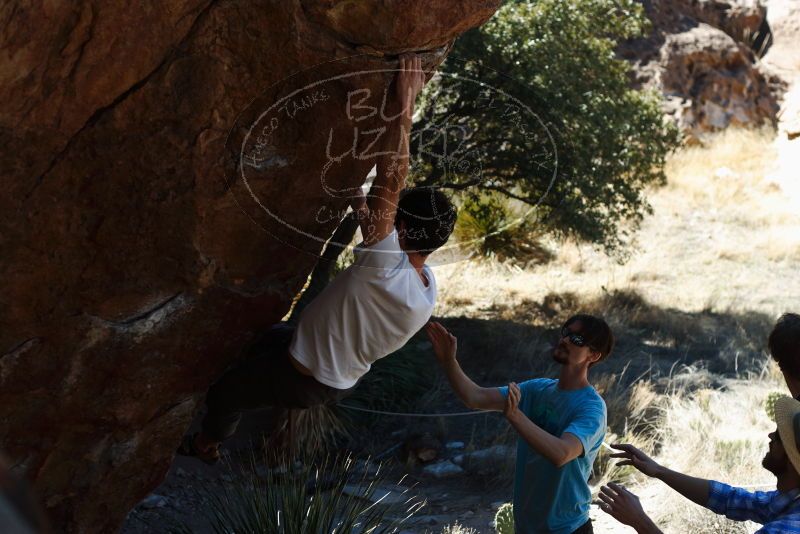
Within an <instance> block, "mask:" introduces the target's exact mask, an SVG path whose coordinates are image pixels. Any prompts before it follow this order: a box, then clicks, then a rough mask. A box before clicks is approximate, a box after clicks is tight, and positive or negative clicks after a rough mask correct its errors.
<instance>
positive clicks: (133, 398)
mask: <svg viewBox="0 0 800 534" xmlns="http://www.w3.org/2000/svg"><path fill="white" fill-rule="evenodd" d="M498 3H499V0H435V1H431V0H402V1H400V0H364V1H361V2H338V3H337V2H331V1H329V0H292V1H280V2H278V1H267V0H260V1H251V0H248V1H236V0H230V1H215V0H177V1H170V2H161V1H155V0H150V1H144V2H134V3H124V2H102V1H99V0H80V1H66V0H63V1H55V2H46V3H45V2H32V3H26V4H24V7H23V5H21V4H18V3H6V4H4V5H3V6H2V7H0V101H2V103H3V105H2V107H0V147H2V148H0V168H2V173H3V174H2V177H3V186H4V190H3V195H2V196H1V197H0V450H2V451H3V452H4V453H5V454H6V455H8V456H9V457H10V458H11V459H12V461H13V463H14V464H15V465H16V469H17V470H19V471H21V472H24V473H26V474H27V476H28V477H29V478H30V479H31V480H33V481H34V483H35V488H36V490H37V492H38V494H39V496H40V497H41V499H42V501H43V503H44V505H45V507H46V508H47V510H48V512H49V513H50V515H51V520H52V522H53V524H54V526H55V527H56V529H57V530H58V531H69V532H112V531H114V530H115V529H116V528H117V527H118V526H119V525H120V523H121V521H122V519H123V518H124V516H125V514H126V512H127V511H128V510H129V509H130V507H131V506H132V505H134V504H135V503H136V502H137V501H138V500H139V499H140V498H142V497H143V496H144V495H146V494H147V493H148V492H149V491H150V490H151V489H152V488H154V487H155V486H156V485H157V484H158V483H159V482H160V480H161V479H162V478H163V476H164V474H165V472H166V471H167V469H168V467H169V464H170V461H171V459H172V454H173V451H174V450H175V448H176V446H177V444H178V442H179V440H180V438H181V435H182V434H183V432H184V431H185V429H186V428H187V426H188V425H189V423H190V421H191V418H192V415H193V413H194V411H195V409H196V408H197V406H198V401H200V400H201V399H202V397H203V395H204V393H205V390H206V388H207V387H208V385H209V384H210V383H211V382H212V381H213V380H215V379H216V377H218V376H219V374H220V373H221V372H222V370H223V369H224V368H225V367H226V366H227V365H228V364H230V363H231V362H232V361H233V360H234V359H235V358H236V357H237V355H238V353H239V350H240V348H241V347H242V346H243V345H244V344H246V343H247V342H248V340H249V339H250V338H251V337H252V335H253V333H254V332H255V331H257V330H258V329H260V328H264V327H265V326H267V325H269V324H271V323H273V322H276V321H278V320H279V319H280V318H281V317H282V316H283V315H284V314H285V312H286V311H287V309H288V307H289V305H290V302H291V300H292V298H293V297H294V296H295V294H296V293H297V292H298V290H299V289H300V288H301V286H302V284H303V282H304V281H305V278H306V276H307V274H308V272H309V271H310V269H311V268H312V267H313V265H314V262H315V259H316V254H317V253H318V252H319V249H320V248H321V246H322V241H321V240H320V238H322V239H323V240H324V237H325V236H326V233H327V234H329V233H330V232H331V231H332V229H333V228H334V227H335V226H336V224H337V223H338V216H337V215H332V216H327V217H323V218H322V219H320V216H319V214H320V210H322V209H326V210H328V213H332V214H336V213H338V210H339V209H341V208H343V207H344V206H345V204H346V200H345V199H344V198H343V196H337V195H336V194H332V193H331V191H344V190H346V189H347V188H348V187H353V186H356V185H360V181H361V180H362V179H363V177H364V175H365V174H366V171H367V169H368V168H369V166H371V162H369V161H367V160H363V159H359V158H356V157H354V155H355V148H356V145H357V147H358V149H359V150H360V149H362V148H364V145H365V144H366V143H367V142H368V140H364V139H359V140H357V142H356V141H353V136H354V124H353V120H352V119H353V117H352V116H351V111H352V110H351V109H350V108H349V107H346V106H345V100H346V99H347V95H348V93H349V92H351V91H368V92H370V93H371V95H372V96H371V97H370V100H368V101H365V102H368V103H373V104H374V103H376V98H378V99H379V97H380V94H381V91H382V89H383V88H384V87H385V86H386V84H387V83H388V82H389V80H390V79H391V78H392V76H393V73H392V72H389V71H388V70H387V69H391V68H394V66H395V65H396V62H395V59H396V55H397V54H398V53H401V52H404V51H409V50H413V51H420V52H422V54H423V62H424V64H425V66H426V68H433V67H435V66H436V65H437V64H438V63H440V62H441V61H442V60H443V59H444V57H445V55H446V52H447V50H448V49H449V43H450V42H451V41H452V39H454V38H455V36H456V35H458V34H459V33H460V32H463V31H465V30H466V29H468V28H470V27H473V26H476V25H478V24H480V23H482V22H483V21H485V20H486V19H487V18H488V17H490V16H491V14H492V13H493V12H494V10H495V9H496V8H497V5H498ZM351 56H355V57H351ZM348 57H349V58H350V59H344V58H348ZM332 60H338V61H332ZM320 64H321V66H319V67H317V68H313V69H310V70H308V68H309V67H311V66H314V65H320ZM354 72H360V73H361V74H359V75H358V76H353V75H352V73H354ZM319 80H327V81H326V82H325V85H324V87H322V86H317V85H314V84H315V83H317V82H318V81H319ZM315 87H316V89H314V88H315ZM304 88H305V89H304ZM312 89H314V90H312ZM292 91H299V92H297V93H295V96H291V95H292ZM284 97H286V98H288V99H285V100H282V102H283V107H282V108H280V109H278V110H277V111H276V110H275V109H272V111H273V112H274V113H276V114H277V113H280V114H281V115H280V118H281V121H282V122H281V127H280V128H278V129H276V130H275V131H267V130H268V126H269V125H270V124H272V123H270V122H267V123H266V124H262V123H259V122H258V121H259V120H260V119H262V118H263V116H264V113H266V112H267V111H268V110H269V109H271V108H270V106H271V105H273V104H274V103H275V102H279V101H281V100H280V99H281V98H284ZM240 114H241V115H240ZM237 116H239V121H238V122H236V118H237ZM276 117H277V115H276ZM268 118H269V117H268ZM348 119H349V120H348ZM270 120H271V119H270ZM276 120H277V118H276ZM235 124H236V127H235V128H234V125H235ZM253 124H256V125H257V127H258V129H257V131H253V130H252V129H251V128H250V126H252V125H253ZM377 125H379V124H378V123H377V118H376V117H374V116H367V115H363V114H362V115H361V116H360V117H358V125H357V128H360V131H367V130H369V129H370V128H374V127H375V126H377ZM232 128H233V131H232V132H231V130H232ZM229 132H231V133H232V135H231V137H230V139H228V134H229ZM356 132H358V129H356ZM249 134H252V135H250V137H249V141H248V135H249ZM226 139H228V143H227V145H226ZM331 139H334V140H335V142H334V143H333V145H334V146H333V148H334V149H336V150H337V151H336V152H335V153H336V154H340V155H342V157H340V158H338V159H336V161H335V162H334V163H335V164H334V165H328V166H326V164H328V163H331V159H330V154H326V148H327V149H331ZM348 139H350V141H349V142H350V143H354V144H353V145H352V146H353V150H354V152H353V154H352V155H348V152H347V150H348V148H347V147H348V146H350V145H348V141H347V140H348ZM248 143H250V144H249V145H248ZM240 149H241V150H240ZM246 151H249V152H247V153H245V152H246ZM359 153H360V152H359ZM243 158H244V159H247V158H250V159H249V160H248V165H249V167H250V168H249V169H248V172H250V174H249V175H248V176H249V181H248V183H246V184H245V183H243V179H242V176H240V174H239V173H238V172H233V173H229V175H228V176H226V175H225V173H224V169H226V168H227V169H228V170H231V169H233V170H234V171H236V170H240V167H241V165H240V164H241V163H242V159H243ZM323 167H324V168H325V169H326V173H325V176H324V179H321V178H320V177H321V175H320V169H322V168H323ZM265 204H266V205H265ZM276 221H280V223H278V222H276Z"/></svg>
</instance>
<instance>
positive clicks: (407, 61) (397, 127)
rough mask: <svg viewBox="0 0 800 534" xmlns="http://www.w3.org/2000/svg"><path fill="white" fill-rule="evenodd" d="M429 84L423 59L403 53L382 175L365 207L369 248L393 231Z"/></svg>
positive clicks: (380, 168)
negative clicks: (418, 108)
mask: <svg viewBox="0 0 800 534" xmlns="http://www.w3.org/2000/svg"><path fill="white" fill-rule="evenodd" d="M424 85H425V73H424V72H423V71H422V61H421V60H420V58H419V57H417V56H416V55H414V54H404V55H402V56H400V72H398V73H397V78H396V80H395V91H394V94H392V92H391V91H390V93H389V95H388V96H387V102H386V115H387V116H388V117H389V118H390V119H391V120H390V123H389V124H388V129H387V132H386V134H385V144H384V146H383V150H382V152H387V154H385V155H382V156H380V157H379V158H378V161H377V166H378V174H377V176H376V177H375V182H374V183H373V184H372V188H371V189H370V191H369V194H368V195H367V197H368V198H367V207H368V211H366V210H363V209H362V210H361V213H360V217H359V222H360V225H361V234H362V235H363V236H364V240H363V246H365V247H368V246H370V245H374V244H375V243H377V242H379V241H381V240H382V239H383V238H385V237H386V236H388V235H389V234H390V233H392V230H393V229H394V218H395V214H396V213H397V203H398V201H399V199H400V192H401V191H402V190H403V189H404V188H405V186H406V176H407V175H408V166H409V157H408V149H409V136H410V133H411V117H412V115H413V114H414V102H415V101H416V99H417V95H419V93H420V91H421V90H422V87H423V86H424Z"/></svg>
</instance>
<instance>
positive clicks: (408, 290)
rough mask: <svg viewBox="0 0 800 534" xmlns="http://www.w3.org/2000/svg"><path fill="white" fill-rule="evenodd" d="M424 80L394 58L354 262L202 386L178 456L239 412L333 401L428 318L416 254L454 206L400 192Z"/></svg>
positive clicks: (217, 434) (205, 442) (231, 428)
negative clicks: (199, 418) (194, 426)
mask: <svg viewBox="0 0 800 534" xmlns="http://www.w3.org/2000/svg"><path fill="white" fill-rule="evenodd" d="M424 83H425V74H424V72H423V71H422V65H421V61H420V59H419V58H418V57H416V56H414V55H404V56H402V57H401V58H400V71H399V73H398V75H397V79H396V83H395V91H394V98H391V97H390V98H388V99H387V100H388V102H387V113H386V115H387V116H388V117H390V121H391V124H390V125H389V127H388V129H387V138H388V139H387V140H386V144H385V145H384V148H385V150H384V151H383V152H382V154H383V155H381V156H380V157H379V158H378V160H377V176H376V178H375V182H374V183H373V185H372V188H371V189H370V192H369V194H368V195H367V198H365V197H364V196H363V195H361V196H360V197H359V198H355V199H354V200H353V202H352V203H351V204H352V206H353V209H354V211H355V213H356V216H357V218H358V220H359V224H360V227H361V233H362V236H363V242H362V243H361V244H360V245H359V246H358V247H356V248H355V251H354V252H355V254H354V255H355V261H354V262H353V264H352V265H351V266H350V267H348V268H347V269H345V270H344V271H342V272H341V273H340V274H339V275H338V276H337V277H336V278H335V279H334V280H333V281H332V282H331V283H330V284H329V285H328V286H327V287H326V288H325V289H324V290H323V291H322V292H321V293H320V294H319V295H318V296H317V297H316V298H315V299H314V300H313V301H312V302H310V303H309V304H308V305H307V306H306V308H305V309H304V310H303V311H302V312H301V314H300V318H299V321H298V323H297V327H296V328H295V329H294V330H292V329H291V328H289V327H287V326H285V325H278V326H276V327H273V329H272V330H271V331H270V332H269V333H268V334H267V336H265V338H264V339H263V340H261V341H260V342H259V343H256V344H255V345H254V346H253V347H251V349H250V353H249V355H248V356H249V357H248V358H247V359H246V360H245V362H244V363H243V364H242V365H241V366H239V367H238V368H235V369H233V370H231V371H229V372H227V373H226V374H225V375H224V376H223V377H222V378H221V379H220V380H219V381H218V382H217V383H216V384H214V386H212V388H211V389H210V390H209V392H208V395H207V396H206V406H207V408H208V412H207V414H206V416H205V418H204V419H203V424H202V431H201V432H200V433H199V434H196V435H194V436H187V437H186V438H185V439H184V441H183V443H182V444H181V447H180V449H179V450H178V452H179V453H180V454H184V455H190V456H197V457H198V458H200V459H201V460H203V461H206V462H209V463H211V462H214V461H216V459H217V458H218V457H219V445H220V444H221V443H222V442H223V441H224V440H226V439H227V438H229V437H230V436H232V435H233V433H234V432H235V431H236V427H237V425H238V423H239V420H240V418H241V413H242V412H243V411H245V410H251V409H256V408H265V407H277V408H284V409H292V408H308V407H311V406H315V405H319V404H325V403H331V402H336V401H337V400H339V399H341V398H342V397H344V396H346V395H347V393H348V392H349V391H351V390H352V388H353V387H354V386H355V385H356V383H357V382H358V380H359V379H360V378H361V377H362V376H364V375H365V374H366V373H367V372H368V371H369V370H370V367H371V365H372V364H373V363H374V362H375V361H376V360H378V359H380V358H383V357H384V356H387V355H388V354H390V353H392V352H394V351H396V350H397V349H399V348H400V347H402V346H403V345H404V344H405V343H406V342H407V341H408V340H409V339H410V338H411V336H413V335H414V334H415V333H416V332H417V331H419V330H420V329H421V328H422V327H423V326H424V325H425V324H426V323H427V322H428V320H429V318H430V316H431V313H432V312H433V307H434V304H435V302H436V280H435V279H434V277H433V272H432V271H431V270H430V268H428V267H427V266H426V265H425V262H426V260H427V258H428V256H429V254H430V253H431V252H433V251H434V250H436V249H437V248H439V247H441V246H442V245H444V244H445V243H446V242H447V240H448V238H449V237H450V234H451V232H452V231H453V226H454V224H455V220H456V210H455V207H454V206H453V204H452V203H451V202H450V200H449V199H448V198H447V196H446V195H444V194H443V193H442V192H441V191H439V190H437V189H434V188H432V187H418V188H414V189H411V190H404V189H405V181H406V176H407V174H408V165H409V133H410V131H411V117H412V115H413V110H414V102H415V100H416V97H417V95H418V94H419V92H420V91H421V89H422V87H423V85H424ZM391 117H394V118H391Z"/></svg>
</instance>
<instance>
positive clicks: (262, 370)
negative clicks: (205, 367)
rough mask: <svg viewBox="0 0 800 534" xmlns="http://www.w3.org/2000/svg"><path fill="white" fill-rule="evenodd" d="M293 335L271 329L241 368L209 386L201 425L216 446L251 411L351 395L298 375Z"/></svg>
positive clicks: (301, 405)
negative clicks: (292, 351)
mask: <svg viewBox="0 0 800 534" xmlns="http://www.w3.org/2000/svg"><path fill="white" fill-rule="evenodd" d="M293 333H294V329H293V328H291V327H290V326H288V325H285V324H283V323H281V324H278V325H275V326H273V327H272V328H271V329H270V330H269V331H268V332H266V333H265V334H264V335H263V336H261V338H260V339H259V340H258V341H256V342H255V343H253V344H252V345H251V346H250V347H249V348H248V349H247V352H246V355H245V359H244V361H243V362H242V363H241V364H240V365H239V366H237V367H235V368H233V369H231V370H230V371H228V372H226V373H225V374H224V375H223V376H222V378H220V379H219V381H218V382H217V383H216V384H214V385H213V386H211V389H209V391H208V395H206V407H207V408H208V412H207V413H206V415H205V417H204V418H203V424H202V428H203V433H204V434H205V435H206V436H208V437H210V438H212V439H214V440H215V441H224V440H226V439H228V438H229V437H231V436H232V435H233V434H234V433H235V432H236V427H237V426H238V425H239V421H240V420H241V417H242V412H244V411H247V410H257V409H263V408H270V407H273V408H282V409H304V408H310V407H312V406H318V405H321V404H332V403H335V402H337V401H339V400H340V399H342V398H344V397H346V396H347V395H348V394H349V393H350V392H351V391H352V389H353V388H350V389H336V388H332V387H330V386H326V385H325V384H322V383H320V382H318V381H317V380H316V379H315V378H314V377H313V376H307V375H304V374H302V373H300V372H299V371H298V370H297V369H296V368H295V367H294V366H293V365H292V363H291V361H290V359H289V358H290V356H289V344H290V343H291V341H292V335H293Z"/></svg>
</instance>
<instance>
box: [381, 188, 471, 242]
mask: <svg viewBox="0 0 800 534" xmlns="http://www.w3.org/2000/svg"><path fill="white" fill-rule="evenodd" d="M401 223H403V227H402V228H401V226H400V224H401ZM455 224H456V207H455V206H454V205H453V203H452V202H451V201H450V199H449V198H448V197H447V195H445V194H444V193H442V192H441V191H440V190H438V189H436V188H434V187H430V186H424V187H414V188H411V189H406V190H405V191H404V192H403V193H402V195H401V197H400V202H399V203H398V205H397V215H396V216H395V219H394V225H395V227H396V228H397V230H398V235H399V236H400V237H401V238H405V249H406V251H407V252H411V251H413V252H419V253H420V254H423V255H428V254H430V253H431V252H433V251H434V250H436V249H437V248H439V247H441V246H442V245H444V244H445V243H447V240H448V239H449V238H450V234H451V233H453V227H454V226H455Z"/></svg>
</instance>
